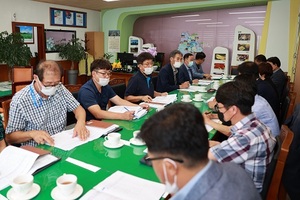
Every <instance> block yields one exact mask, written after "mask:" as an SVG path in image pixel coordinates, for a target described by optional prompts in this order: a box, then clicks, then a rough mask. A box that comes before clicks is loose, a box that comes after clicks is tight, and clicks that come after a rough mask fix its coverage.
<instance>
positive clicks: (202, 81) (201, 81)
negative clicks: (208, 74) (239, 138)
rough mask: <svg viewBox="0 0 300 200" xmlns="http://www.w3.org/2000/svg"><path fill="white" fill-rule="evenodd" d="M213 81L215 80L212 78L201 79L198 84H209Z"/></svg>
mask: <svg viewBox="0 0 300 200" xmlns="http://www.w3.org/2000/svg"><path fill="white" fill-rule="evenodd" d="M213 82H214V81H212V80H199V82H198V85H209V84H211V83H213Z"/></svg>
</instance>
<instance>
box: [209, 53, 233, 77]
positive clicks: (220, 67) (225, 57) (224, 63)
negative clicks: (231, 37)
mask: <svg viewBox="0 0 300 200" xmlns="http://www.w3.org/2000/svg"><path fill="white" fill-rule="evenodd" d="M228 63H229V51H228V49H227V48H225V47H216V48H214V51H213V56H212V62H211V69H210V74H211V75H212V79H220V78H222V77H223V76H227V75H228V68H229V65H228Z"/></svg>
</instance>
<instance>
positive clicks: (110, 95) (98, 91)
mask: <svg viewBox="0 0 300 200" xmlns="http://www.w3.org/2000/svg"><path fill="white" fill-rule="evenodd" d="M90 70H91V74H92V78H91V79H90V80H89V81H87V82H86V83H85V84H84V85H83V86H82V87H81V88H80V90H79V92H78V101H79V102H80V104H81V105H82V106H83V108H84V109H85V111H86V120H91V119H122V120H132V119H133V117H134V112H133V111H127V112H125V113H114V112H110V111H106V108H107V104H108V101H109V100H110V101H111V102H113V103H114V104H116V105H122V106H137V105H136V104H133V103H130V102H129V101H126V100H124V99H121V98H120V97H119V96H118V95H116V93H115V92H114V91H113V89H112V88H111V87H110V86H109V85H108V83H109V77H110V76H111V64H110V62H109V61H107V60H105V59H96V60H94V61H93V62H92V64H91V68H90ZM142 107H143V108H148V105H146V104H142Z"/></svg>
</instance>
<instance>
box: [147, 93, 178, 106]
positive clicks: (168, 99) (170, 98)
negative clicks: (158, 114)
mask: <svg viewBox="0 0 300 200" xmlns="http://www.w3.org/2000/svg"><path fill="white" fill-rule="evenodd" d="M176 100H177V94H168V95H167V96H157V97H155V98H154V99H152V101H151V102H153V103H160V104H165V105H168V104H170V103H173V102H175V101H176ZM151 102H150V103H151Z"/></svg>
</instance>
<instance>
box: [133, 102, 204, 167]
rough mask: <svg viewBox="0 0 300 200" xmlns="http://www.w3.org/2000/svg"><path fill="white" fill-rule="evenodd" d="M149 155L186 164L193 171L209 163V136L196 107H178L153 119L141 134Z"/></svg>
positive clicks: (151, 118)
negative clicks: (196, 167) (198, 166)
mask: <svg viewBox="0 0 300 200" xmlns="http://www.w3.org/2000/svg"><path fill="white" fill-rule="evenodd" d="M139 137H141V138H142V139H143V140H144V141H145V143H146V145H147V147H148V150H149V152H152V153H157V154H160V155H168V156H170V157H172V158H174V159H175V158H176V159H181V160H184V163H183V164H184V165H186V166H187V167H193V166H195V165H197V163H199V162H203V161H206V160H207V152H208V133H207V130H206V128H205V125H204V120H203V116H202V114H201V113H200V111H199V110H198V108H196V107H195V106H194V105H192V104H185V103H176V104H173V105H171V106H169V107H167V108H165V109H164V110H162V111H160V112H158V113H156V114H154V115H153V116H151V117H150V118H149V119H148V120H147V121H146V122H145V123H144V124H143V126H142V128H141V132H140V134H139Z"/></svg>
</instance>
